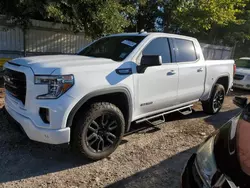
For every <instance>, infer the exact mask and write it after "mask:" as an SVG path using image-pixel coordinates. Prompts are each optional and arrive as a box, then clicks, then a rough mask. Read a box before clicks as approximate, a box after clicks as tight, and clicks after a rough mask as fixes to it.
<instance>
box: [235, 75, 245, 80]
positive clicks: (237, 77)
mask: <svg viewBox="0 0 250 188" xmlns="http://www.w3.org/2000/svg"><path fill="white" fill-rule="evenodd" d="M244 77H245V76H244V75H241V74H235V75H234V79H235V80H243V79H244Z"/></svg>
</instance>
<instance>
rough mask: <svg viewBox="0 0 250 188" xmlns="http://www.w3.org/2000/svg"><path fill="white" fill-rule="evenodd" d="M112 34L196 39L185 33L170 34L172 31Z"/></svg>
mask: <svg viewBox="0 0 250 188" xmlns="http://www.w3.org/2000/svg"><path fill="white" fill-rule="evenodd" d="M109 36H110V37H111V36H145V37H146V36H151V37H153V36H165V37H172V38H183V39H189V40H196V39H195V38H193V37H188V36H184V35H177V34H170V33H161V32H149V33H148V32H137V33H119V34H112V35H109Z"/></svg>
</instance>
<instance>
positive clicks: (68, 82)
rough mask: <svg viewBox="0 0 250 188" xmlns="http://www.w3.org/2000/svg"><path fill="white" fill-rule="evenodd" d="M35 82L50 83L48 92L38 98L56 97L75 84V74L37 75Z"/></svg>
mask: <svg viewBox="0 0 250 188" xmlns="http://www.w3.org/2000/svg"><path fill="white" fill-rule="evenodd" d="M35 84H43V85H48V93H46V94H43V95H39V96H37V99H56V98H58V97H60V96H61V95H62V94H64V93H65V92H66V91H68V90H69V89H70V88H71V87H72V86H73V85H74V76H73V75H62V76H35Z"/></svg>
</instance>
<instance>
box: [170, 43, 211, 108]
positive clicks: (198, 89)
mask: <svg viewBox="0 0 250 188" xmlns="http://www.w3.org/2000/svg"><path fill="white" fill-rule="evenodd" d="M172 41H173V45H174V53H175V56H174V61H175V62H176V63H177V64H178V67H179V83H178V96H177V102H178V103H179V104H182V103H186V102H191V101H194V100H197V99H199V98H200V97H201V95H202V94H203V92H204V82H205V74H206V70H205V68H206V67H205V63H204V61H203V60H201V59H200V57H199V54H197V52H196V48H198V47H199V46H195V43H194V42H193V41H192V40H187V39H180V38H174V39H172Z"/></svg>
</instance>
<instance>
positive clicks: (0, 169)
mask: <svg viewBox="0 0 250 188" xmlns="http://www.w3.org/2000/svg"><path fill="white" fill-rule="evenodd" d="M239 111H240V110H239V109H235V110H230V111H226V112H221V113H218V114H217V115H214V116H207V115H206V114H205V113H203V112H200V111H197V112H194V113H193V114H191V115H188V116H182V115H180V114H179V113H174V114H171V115H169V116H168V117H167V121H168V122H169V121H176V120H180V119H191V118H194V119H196V118H204V121H205V122H207V123H209V124H212V125H213V126H214V127H215V128H216V129H217V128H219V127H220V125H222V124H224V123H225V122H227V121H228V120H229V119H231V118H232V117H233V116H234V115H236V114H237V113H238V112H239ZM162 126H165V125H162ZM166 126H167V124H166ZM132 127H133V129H132V130H131V132H130V133H129V134H133V133H136V132H138V131H140V130H142V129H144V130H145V131H146V133H152V132H155V131H159V130H160V127H161V126H155V127H152V126H150V125H148V124H147V123H141V124H138V125H132ZM124 143H126V136H125V137H124V140H123V141H122V144H124ZM187 153H190V152H187ZM182 155H183V154H177V155H176V156H174V158H172V159H171V158H170V159H168V160H166V161H164V162H162V163H160V164H159V165H157V166H156V167H152V168H151V170H149V171H153V172H154V171H155V169H158V168H160V169H162V170H164V169H163V168H164V167H166V166H171V163H172V162H173V161H177V162H178V161H179V159H178V158H179V156H182ZM185 155H186V154H185ZM188 156H190V155H188ZM186 158H187V157H186ZM186 158H185V159H186ZM179 162H180V164H178V165H184V162H185V160H182V161H179ZM89 163H91V161H89V160H87V159H84V158H83V157H81V156H78V155H75V154H74V153H72V151H71V150H70V147H69V146H68V145H60V146H53V145H47V144H42V143H37V142H34V141H30V140H29V139H28V138H27V137H26V136H24V135H22V134H20V133H19V132H17V131H15V129H13V128H11V125H9V124H8V123H6V121H5V119H4V117H3V115H2V114H0V183H4V182H9V181H14V180H21V179H26V178H30V177H35V176H40V175H44V174H49V173H54V172H58V171H63V170H67V169H72V168H75V167H79V166H83V165H86V164H89ZM161 166H162V167H161ZM172 170H173V173H178V174H180V172H179V171H178V172H175V171H174V169H172ZM156 172H157V170H156V171H155V173H156ZM147 173H148V172H147V171H145V172H141V173H139V175H135V177H136V178H137V177H138V178H139V177H140V176H144V175H146V174H147ZM156 175H157V174H156ZM175 177H176V176H175ZM152 178H153V177H152ZM132 179H134V178H132ZM156 179H157V178H156ZM122 181H123V180H122ZM124 181H125V180H124ZM127 181H131V178H129V179H128V180H127ZM168 181H169V182H171V181H172V180H168ZM178 181H179V180H178ZM116 185H120V183H118V184H114V186H116ZM142 187H143V186H142Z"/></svg>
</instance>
